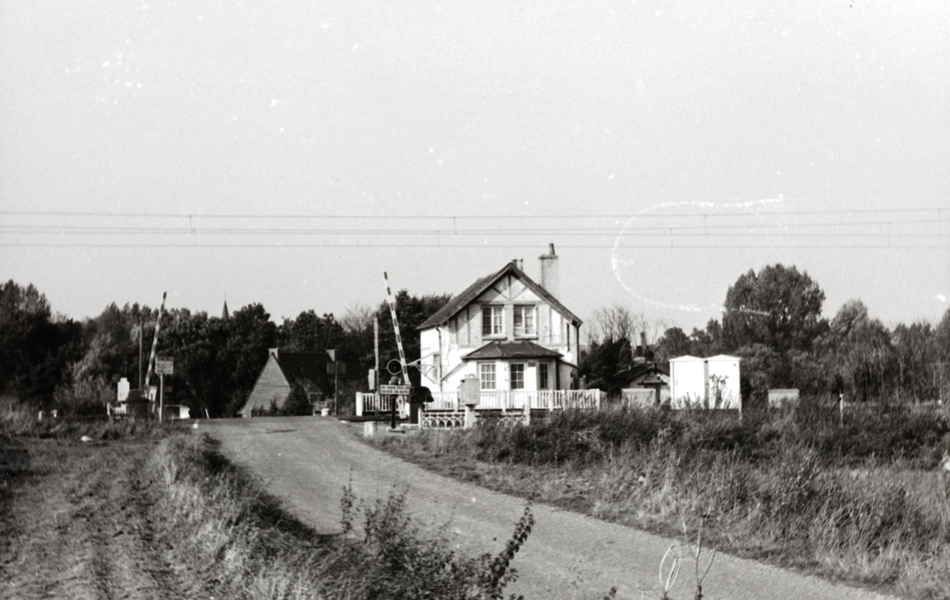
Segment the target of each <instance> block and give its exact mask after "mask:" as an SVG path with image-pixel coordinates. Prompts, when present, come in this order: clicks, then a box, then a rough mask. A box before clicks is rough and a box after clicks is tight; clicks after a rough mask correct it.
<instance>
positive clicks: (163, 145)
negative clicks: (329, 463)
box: [0, 0, 950, 329]
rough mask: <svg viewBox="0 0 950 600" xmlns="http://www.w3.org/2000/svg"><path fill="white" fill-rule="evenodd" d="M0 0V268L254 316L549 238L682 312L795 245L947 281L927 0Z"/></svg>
mask: <svg viewBox="0 0 950 600" xmlns="http://www.w3.org/2000/svg"><path fill="white" fill-rule="evenodd" d="M453 4H455V5H454V6H447V5H444V4H442V3H434V2H400V3H372V2H362V1H358V0H346V1H342V2H279V3H263V2H250V3H248V2H234V1H228V2H210V1H203V0H188V1H183V2H180V3H179V2H171V1H164V0H149V1H147V2H144V3H133V2H128V1H127V0H121V1H120V0H116V1H113V2H106V1H99V2H89V1H83V2H23V1H14V0H0V278H2V279H3V280H7V279H11V278H12V279H14V280H16V281H17V282H19V283H21V284H26V283H29V282H32V283H34V284H35V285H36V286H37V287H38V288H39V289H40V291H42V292H43V293H45V294H46V296H47V298H48V299H49V300H50V302H51V304H52V306H53V309H54V310H56V311H58V312H62V313H65V314H67V315H69V316H71V317H74V318H82V317H86V316H94V315H97V314H98V313H99V312H101V311H102V309H103V308H104V307H105V306H106V305H107V304H108V303H110V302H113V301H114V302H116V303H118V304H120V305H121V304H124V303H126V302H139V303H145V304H149V305H152V306H155V305H157V304H158V303H159V301H160V299H161V294H162V292H163V291H166V290H167V291H168V293H169V300H168V306H171V307H185V308H189V309H191V310H206V311H208V312H211V313H213V314H217V313H219V312H220V310H221V304H222V302H223V301H224V300H225V298H226V299H227V302H228V305H229V306H230V307H231V309H232V310H233V309H236V308H238V307H240V306H243V305H245V304H248V303H251V302H261V303H262V304H263V305H264V306H265V308H266V309H267V310H268V311H269V312H270V313H271V314H272V315H273V317H274V318H275V320H277V321H278V322H279V320H280V318H281V317H295V316H296V315H297V314H299V313H300V312H301V311H303V310H307V309H314V310H315V311H317V312H318V313H326V312H333V313H335V314H337V315H340V314H342V313H343V312H344V311H345V310H346V309H347V308H349V307H352V306H354V305H356V304H357V303H362V304H364V305H375V304H376V303H378V302H380V301H381V300H383V299H384V297H385V296H384V288H383V280H382V272H383V271H384V270H386V271H388V272H389V276H390V281H391V283H392V286H393V287H394V288H396V289H401V288H406V289H408V290H409V291H410V292H411V293H414V294H424V293H453V294H454V293H457V292H459V291H461V290H462V289H464V288H465V287H466V286H468V285H469V284H470V283H471V282H472V281H474V279H475V278H477V277H481V276H484V275H486V274H488V273H490V272H492V271H494V270H497V269H499V268H501V267H502V266H503V265H504V264H505V263H506V262H507V261H509V260H510V259H512V258H524V259H525V268H526V270H527V272H528V274H529V275H531V276H535V275H536V274H537V267H536V260H537V257H538V256H539V255H540V254H542V253H544V252H545V251H546V249H547V245H548V244H549V243H554V244H555V247H556V250H557V253H558V255H559V256H560V277H561V299H562V300H563V302H564V303H565V304H566V305H567V306H568V307H569V308H571V309H572V310H573V311H574V312H576V313H577V314H579V315H580V316H581V317H582V318H584V317H587V316H589V315H590V314H591V312H592V311H593V310H594V309H596V308H597V307H601V306H606V305H613V304H617V303H621V304H624V305H625V306H627V307H628V308H630V309H631V310H632V311H634V312H638V313H639V312H642V313H644V315H645V316H646V317H647V318H648V319H651V320H656V321H662V322H663V323H664V324H667V325H672V324H678V325H680V326H682V327H684V328H686V329H691V328H692V327H694V326H703V324H704V323H705V322H706V320H707V319H709V318H710V317H715V318H719V317H720V312H719V310H720V307H721V305H722V303H723V300H724V299H725V294H726V290H727V288H728V287H729V285H731V284H732V283H734V282H735V280H736V278H737V277H738V276H739V275H740V274H742V273H743V272H746V271H748V270H749V269H755V270H759V269H760V268H761V267H763V266H764V265H767V264H773V263H776V262H782V263H784V264H786V265H788V264H794V265H795V266H797V267H798V268H799V269H800V270H804V271H807V272H808V273H809V275H811V276H812V277H813V278H814V279H815V280H816V281H817V282H818V283H819V285H820V286H821V287H822V289H824V290H825V292H826V295H827V300H826V303H825V314H826V315H828V316H833V315H834V313H835V312H836V311H837V310H838V309H839V308H840V306H841V305H842V304H843V303H844V302H845V301H846V300H848V299H849V298H855V297H857V298H861V299H862V300H863V301H864V302H865V303H866V304H867V305H868V307H869V309H870V312H871V314H872V316H876V317H879V318H881V319H882V320H884V321H885V322H886V323H889V324H894V323H896V322H910V321H913V320H916V319H927V320H931V321H933V320H936V319H938V318H939V317H940V316H941V315H942V314H943V312H944V311H945V310H946V309H947V308H948V306H950V304H948V301H950V3H948V2H946V0H920V1H916V2H899V3H898V2H871V1H866V0H832V1H828V0H820V1H818V0H815V1H807V0H806V1H793V2H788V3H783V5H782V6H780V7H772V6H767V4H768V3H762V2H760V1H751V0H750V1H737V0H732V1H729V2H723V1H718V0H712V1H709V2H703V3H696V2H683V3H679V2H650V1H642V0H641V1H636V2H629V1H628V2H598V3H593V2H581V3H576V4H569V3H563V2H554V1H551V0H543V1H537V2H510V1H506V2H467V3H453Z"/></svg>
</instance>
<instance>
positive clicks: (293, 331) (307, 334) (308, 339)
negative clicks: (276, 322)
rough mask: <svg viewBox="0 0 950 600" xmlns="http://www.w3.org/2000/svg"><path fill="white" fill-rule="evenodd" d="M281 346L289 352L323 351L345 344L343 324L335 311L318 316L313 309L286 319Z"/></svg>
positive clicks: (282, 326) (281, 335)
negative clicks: (335, 315)
mask: <svg viewBox="0 0 950 600" xmlns="http://www.w3.org/2000/svg"><path fill="white" fill-rule="evenodd" d="M279 337H280V347H281V348H282V349H284V350H286V351H287V352H322V351H325V350H336V349H340V346H341V345H344V342H345V336H344V331H343V326H342V325H340V323H339V322H337V320H336V319H335V318H334V316H333V313H330V314H324V315H323V316H322V317H318V316H317V313H315V312H314V311H313V310H312V309H311V310H307V311H304V312H302V313H300V314H299V315H298V316H297V318H296V319H284V323H283V324H282V325H281V326H280V331H279Z"/></svg>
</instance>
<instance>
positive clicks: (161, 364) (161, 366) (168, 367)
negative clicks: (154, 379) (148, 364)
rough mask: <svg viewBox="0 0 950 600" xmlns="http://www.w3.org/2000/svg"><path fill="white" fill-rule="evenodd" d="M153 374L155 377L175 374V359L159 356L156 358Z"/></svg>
mask: <svg viewBox="0 0 950 600" xmlns="http://www.w3.org/2000/svg"><path fill="white" fill-rule="evenodd" d="M155 373H156V374H157V375H174V374H175V359H174V358H162V357H161V356H156V357H155Z"/></svg>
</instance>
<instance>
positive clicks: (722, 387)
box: [670, 354, 742, 409]
mask: <svg viewBox="0 0 950 600" xmlns="http://www.w3.org/2000/svg"><path fill="white" fill-rule="evenodd" d="M739 361H740V359H739V358H738V357H735V356H727V355H725V354H719V355H717V356H711V357H709V358H698V357H695V356H680V357H678V358H672V359H670V406H671V407H673V408H689V407H705V408H731V409H739V408H741V406H742V397H741V394H740V391H739Z"/></svg>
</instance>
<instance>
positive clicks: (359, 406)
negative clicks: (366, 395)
mask: <svg viewBox="0 0 950 600" xmlns="http://www.w3.org/2000/svg"><path fill="white" fill-rule="evenodd" d="M356 416H357V417H362V416H363V392H356Z"/></svg>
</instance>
